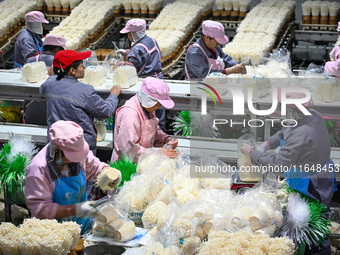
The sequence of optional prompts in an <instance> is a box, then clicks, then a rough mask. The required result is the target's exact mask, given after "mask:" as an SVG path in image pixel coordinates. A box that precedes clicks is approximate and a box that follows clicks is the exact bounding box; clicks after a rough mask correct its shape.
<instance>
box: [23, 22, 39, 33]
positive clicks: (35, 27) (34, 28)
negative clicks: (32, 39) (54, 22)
mask: <svg viewBox="0 0 340 255" xmlns="http://www.w3.org/2000/svg"><path fill="white" fill-rule="evenodd" d="M26 28H27V29H28V30H29V31H31V32H33V33H35V34H39V35H42V34H43V26H42V22H26Z"/></svg>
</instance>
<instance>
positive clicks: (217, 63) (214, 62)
mask: <svg viewBox="0 0 340 255" xmlns="http://www.w3.org/2000/svg"><path fill="white" fill-rule="evenodd" d="M193 45H195V46H197V47H198V48H200V49H201V50H202V52H203V53H204V55H205V56H206V57H207V59H208V64H209V68H210V66H212V68H211V70H216V69H223V68H224V66H223V64H222V62H221V61H220V60H218V59H214V58H209V57H208V55H207V53H205V51H204V49H203V48H202V46H201V45H199V44H198V43H194V44H192V45H191V46H190V47H189V49H190V48H191V47H192V46H193ZM189 49H188V50H189ZM184 68H185V73H186V76H187V77H186V78H187V80H191V78H190V76H189V73H188V68H187V64H185V65H184Z"/></svg>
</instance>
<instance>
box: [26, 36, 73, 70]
mask: <svg viewBox="0 0 340 255" xmlns="http://www.w3.org/2000/svg"><path fill="white" fill-rule="evenodd" d="M61 50H66V39H65V38H64V37H62V36H59V35H47V36H46V37H45V40H44V46H43V51H42V52H41V53H40V54H38V55H36V56H33V57H30V58H29V59H27V61H26V63H32V62H38V61H43V62H45V64H46V67H47V69H48V70H49V75H52V74H53V68H51V67H52V65H53V58H54V55H55V54H56V53H57V52H59V51H61ZM50 70H51V72H50Z"/></svg>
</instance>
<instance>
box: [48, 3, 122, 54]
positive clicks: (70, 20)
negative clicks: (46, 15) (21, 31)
mask: <svg viewBox="0 0 340 255" xmlns="http://www.w3.org/2000/svg"><path fill="white" fill-rule="evenodd" d="M121 2H122V1H120V0H115V1H111V0H97V1H92V0H84V1H83V2H82V3H81V4H79V5H78V6H77V7H76V8H75V9H74V10H73V11H72V12H71V14H70V16H68V17H67V18H66V19H64V20H63V21H62V22H60V24H59V25H58V26H56V27H54V28H53V29H52V30H51V31H50V32H49V35H53V34H56V35H60V36H62V37H64V38H66V48H67V49H70V50H77V49H81V48H85V47H88V46H89V45H90V43H92V42H95V41H97V40H98V39H99V38H100V37H101V36H102V35H103V34H104V32H105V28H106V27H107V26H109V25H110V24H111V23H112V21H113V19H114V15H115V11H116V10H120V7H121ZM85 19H86V24H84V22H83V21H84V20H85Z"/></svg>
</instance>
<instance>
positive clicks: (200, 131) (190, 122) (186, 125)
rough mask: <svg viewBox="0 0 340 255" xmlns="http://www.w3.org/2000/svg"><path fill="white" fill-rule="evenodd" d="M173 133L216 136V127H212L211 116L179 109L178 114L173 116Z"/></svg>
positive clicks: (212, 120)
mask: <svg viewBox="0 0 340 255" xmlns="http://www.w3.org/2000/svg"><path fill="white" fill-rule="evenodd" d="M173 126H174V133H175V135H178V134H181V135H182V136H201V137H217V136H218V135H219V134H218V133H217V132H216V130H217V128H216V127H214V119H213V117H212V116H211V115H210V114H209V113H207V114H201V113H200V112H189V111H181V112H180V113H179V116H177V117H175V122H174V124H173Z"/></svg>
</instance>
